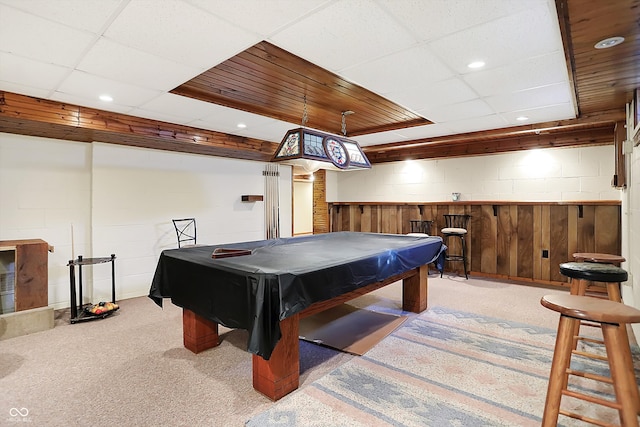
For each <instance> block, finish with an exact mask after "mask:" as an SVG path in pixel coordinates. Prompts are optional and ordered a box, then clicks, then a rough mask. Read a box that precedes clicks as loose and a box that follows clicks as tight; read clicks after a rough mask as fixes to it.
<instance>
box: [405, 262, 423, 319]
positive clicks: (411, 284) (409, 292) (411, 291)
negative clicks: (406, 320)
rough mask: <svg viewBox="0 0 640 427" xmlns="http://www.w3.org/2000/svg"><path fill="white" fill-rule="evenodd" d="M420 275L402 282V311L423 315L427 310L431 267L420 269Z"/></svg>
mask: <svg viewBox="0 0 640 427" xmlns="http://www.w3.org/2000/svg"><path fill="white" fill-rule="evenodd" d="M417 270H418V273H417V274H414V275H412V276H409V277H407V278H405V279H403V280H402V309H403V310H404V311H411V312H413V313H422V312H423V311H425V310H426V309H427V277H428V275H429V266H428V265H423V266H421V267H418V269H417Z"/></svg>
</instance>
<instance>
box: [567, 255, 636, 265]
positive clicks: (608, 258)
mask: <svg viewBox="0 0 640 427" xmlns="http://www.w3.org/2000/svg"><path fill="white" fill-rule="evenodd" d="M573 258H574V259H575V260H576V262H584V261H586V262H602V263H605V264H607V263H608V264H620V263H621V262H625V261H626V259H625V258H624V257H623V256H621V255H612V254H599V253H593V252H576V253H574V254H573Z"/></svg>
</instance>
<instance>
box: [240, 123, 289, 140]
mask: <svg viewBox="0 0 640 427" xmlns="http://www.w3.org/2000/svg"><path fill="white" fill-rule="evenodd" d="M295 127H297V126H292V125H291V123H286V122H283V121H280V120H269V121H268V122H265V123H262V124H259V125H256V126H248V127H247V128H246V129H243V130H240V131H236V132H234V133H236V134H238V135H242V136H246V137H248V138H256V139H264V140H267V141H271V142H277V143H280V142H282V139H283V138H284V136H285V134H286V133H287V131H289V130H291V129H294V128H295Z"/></svg>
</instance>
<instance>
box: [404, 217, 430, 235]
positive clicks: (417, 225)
mask: <svg viewBox="0 0 640 427" xmlns="http://www.w3.org/2000/svg"><path fill="white" fill-rule="evenodd" d="M432 224H433V221H431V220H421V219H412V220H410V221H409V227H410V229H411V231H410V232H411V233H422V234H427V235H430V234H431V225H432Z"/></svg>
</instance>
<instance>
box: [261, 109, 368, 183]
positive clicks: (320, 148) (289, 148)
mask: <svg viewBox="0 0 640 427" xmlns="http://www.w3.org/2000/svg"><path fill="white" fill-rule="evenodd" d="M306 110H307V103H306V97H305V103H304V114H303V116H302V127H300V128H296V129H291V130H289V131H287V133H286V134H285V136H284V138H283V139H282V142H281V143H280V145H279V146H278V149H277V150H276V152H275V154H274V155H273V158H272V159H271V161H272V162H282V163H284V164H288V165H292V166H298V167H301V168H302V169H304V171H305V172H307V173H313V172H315V171H317V170H318V169H328V170H337V171H345V170H357V169H370V168H371V163H369V159H367V156H366V155H365V154H364V152H363V151H362V148H360V145H359V144H358V143H357V142H356V141H353V140H351V139H347V138H346V135H347V130H346V116H347V115H350V114H353V111H343V112H342V133H343V135H344V136H339V135H334V134H330V133H325V132H320V131H318V130H314V129H309V128H306V127H304V125H305V124H306V121H307V120H306V119H307V113H306Z"/></svg>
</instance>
